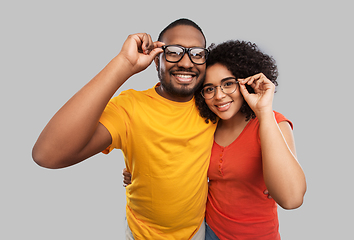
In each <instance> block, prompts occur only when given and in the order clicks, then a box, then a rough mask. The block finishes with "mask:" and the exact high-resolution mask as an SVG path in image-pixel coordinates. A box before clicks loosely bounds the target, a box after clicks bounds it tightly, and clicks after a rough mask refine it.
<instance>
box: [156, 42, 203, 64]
mask: <svg viewBox="0 0 354 240" xmlns="http://www.w3.org/2000/svg"><path fill="white" fill-rule="evenodd" d="M167 47H179V48H181V49H182V50H183V54H182V55H181V57H180V59H179V60H178V61H171V60H167V57H166V52H165V51H166V48H167ZM161 48H162V50H163V53H164V56H165V60H166V61H167V62H170V63H178V62H179V61H181V60H182V58H183V57H184V54H185V53H186V52H187V53H188V57H189V59H190V60H191V62H192V63H194V64H197V65H203V64H205V63H206V61H207V59H208V56H209V50H208V49H206V48H202V47H191V48H186V47H182V46H180V45H164V46H162V47H161ZM193 49H203V50H205V58H204V62H203V63H196V62H194V61H193V59H192V57H191V50H193Z"/></svg>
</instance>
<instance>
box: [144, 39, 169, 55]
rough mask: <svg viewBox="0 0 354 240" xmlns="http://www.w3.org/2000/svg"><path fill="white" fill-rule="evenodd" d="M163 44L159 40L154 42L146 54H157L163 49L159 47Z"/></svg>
mask: <svg viewBox="0 0 354 240" xmlns="http://www.w3.org/2000/svg"><path fill="white" fill-rule="evenodd" d="M163 45H165V44H164V43H163V42H159V41H156V42H154V43H153V48H152V49H151V51H150V52H149V53H148V54H149V55H150V56H152V57H153V58H155V57H156V56H157V55H158V54H160V53H162V52H163V49H162V48H161V47H162V46H163Z"/></svg>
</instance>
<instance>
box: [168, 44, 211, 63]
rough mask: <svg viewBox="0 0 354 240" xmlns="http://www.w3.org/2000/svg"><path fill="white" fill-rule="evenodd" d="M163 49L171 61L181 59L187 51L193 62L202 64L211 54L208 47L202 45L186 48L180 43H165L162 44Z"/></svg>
mask: <svg viewBox="0 0 354 240" xmlns="http://www.w3.org/2000/svg"><path fill="white" fill-rule="evenodd" d="M162 49H163V51H164V55H165V59H166V61H167V62H171V63H176V62H179V61H181V59H182V58H183V56H184V54H185V53H186V52H187V53H188V56H189V59H190V60H191V61H192V63H194V64H198V65H201V64H204V63H205V62H206V60H207V58H208V54H209V51H208V49H205V48H200V47H192V48H185V47H182V46H178V45H165V46H162Z"/></svg>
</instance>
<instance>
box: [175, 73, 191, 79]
mask: <svg viewBox="0 0 354 240" xmlns="http://www.w3.org/2000/svg"><path fill="white" fill-rule="evenodd" d="M176 76H177V77H179V78H191V77H192V75H180V74H179V75H176Z"/></svg>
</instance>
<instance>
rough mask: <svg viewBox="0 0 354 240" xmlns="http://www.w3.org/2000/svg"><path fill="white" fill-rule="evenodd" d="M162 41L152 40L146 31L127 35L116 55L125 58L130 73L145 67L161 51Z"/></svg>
mask: <svg viewBox="0 0 354 240" xmlns="http://www.w3.org/2000/svg"><path fill="white" fill-rule="evenodd" d="M163 45H164V43H162V42H159V41H156V42H153V41H152V39H151V36H150V35H149V34H146V33H137V34H132V35H129V36H128V38H127V39H126V40H125V42H124V44H123V47H122V49H121V51H120V53H119V54H118V56H120V57H123V58H125V59H126V60H127V61H128V62H129V63H130V65H131V68H130V69H131V71H132V72H131V75H133V74H136V73H138V72H141V71H143V70H144V69H146V68H147V67H148V66H149V65H150V64H151V62H152V61H153V60H154V58H155V57H156V56H157V55H158V54H159V53H161V52H163V50H162V48H161V47H162V46H163Z"/></svg>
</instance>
